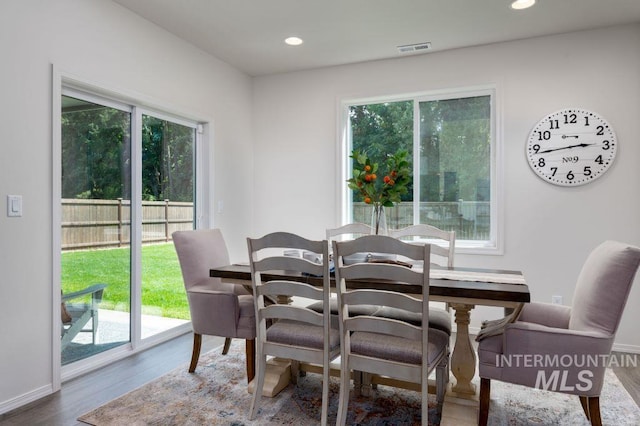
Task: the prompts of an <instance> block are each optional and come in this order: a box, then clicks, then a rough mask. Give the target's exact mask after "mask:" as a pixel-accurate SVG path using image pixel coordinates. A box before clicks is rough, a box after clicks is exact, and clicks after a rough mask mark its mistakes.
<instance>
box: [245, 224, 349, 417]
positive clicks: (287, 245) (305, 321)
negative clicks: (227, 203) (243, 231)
mask: <svg viewBox="0 0 640 426" xmlns="http://www.w3.org/2000/svg"><path fill="white" fill-rule="evenodd" d="M247 245H248V249H249V259H250V263H251V276H252V286H253V294H254V295H255V298H256V303H255V309H256V314H255V317H256V331H257V346H256V353H257V356H256V359H257V376H258V377H257V382H256V386H255V388H254V390H253V401H252V402H251V408H250V419H252V420H253V419H255V417H256V414H257V411H258V407H259V405H260V399H261V396H262V388H263V386H264V376H265V369H266V362H267V360H266V357H267V355H272V356H275V357H280V358H285V359H292V360H296V361H300V362H307V363H312V364H317V365H321V366H322V414H321V419H322V421H321V423H322V425H326V424H327V413H328V407H329V373H330V362H331V360H333V359H335V358H336V357H338V356H339V355H340V337H339V335H338V330H335V329H334V330H331V319H330V315H329V311H330V310H329V296H330V276H329V246H328V244H327V241H312V240H307V239H305V238H303V237H301V236H298V235H295V234H290V233H286V232H275V233H272V234H268V235H265V236H264V237H262V238H258V239H251V238H247ZM286 250H298V251H309V252H312V253H316V254H318V255H321V260H320V262H319V263H317V262H314V261H311V260H308V259H305V258H303V257H292V256H285V255H283V254H282V253H283V251H286ZM276 251H278V253H276ZM274 270H286V271H296V272H298V273H300V274H301V275H305V274H308V275H313V276H322V283H323V284H322V287H321V288H320V287H314V286H312V285H310V284H306V283H303V282H297V281H290V280H284V279H270V278H269V276H268V274H267V273H268V271H274ZM276 296H287V297H303V298H308V299H315V300H320V301H321V302H322V304H323V310H322V312H316V311H313V310H311V309H309V308H307V307H304V306H298V305H293V304H269V303H268V302H269V299H273V298H275V297H276ZM269 323H271V324H272V325H270V326H269ZM294 379H295V378H294Z"/></svg>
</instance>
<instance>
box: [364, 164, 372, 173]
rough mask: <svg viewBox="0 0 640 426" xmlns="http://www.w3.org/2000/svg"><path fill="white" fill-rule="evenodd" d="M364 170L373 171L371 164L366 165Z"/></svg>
mask: <svg viewBox="0 0 640 426" xmlns="http://www.w3.org/2000/svg"><path fill="white" fill-rule="evenodd" d="M364 171H365V172H370V171H371V166H370V165H368V164H367V165H366V166H364Z"/></svg>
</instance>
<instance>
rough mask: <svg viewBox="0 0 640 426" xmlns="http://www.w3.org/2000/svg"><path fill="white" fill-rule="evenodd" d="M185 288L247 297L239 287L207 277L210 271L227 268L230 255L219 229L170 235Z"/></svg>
mask: <svg viewBox="0 0 640 426" xmlns="http://www.w3.org/2000/svg"><path fill="white" fill-rule="evenodd" d="M173 243H174V244H175V246H176V251H177V252H178V259H179V260H180V267H181V269H182V277H183V279H184V286H185V288H186V290H187V292H188V291H190V290H192V289H194V288H196V287H200V286H205V287H206V288H207V289H210V290H218V291H225V292H229V293H233V294H249V292H248V291H245V290H244V289H243V288H242V286H237V285H234V284H229V283H223V282H222V281H221V280H220V278H211V277H209V269H211V268H215V267H218V266H223V265H228V264H229V252H228V251H227V245H226V244H225V241H224V237H223V236H222V232H220V230H219V229H198V230H195V231H177V232H174V233H173Z"/></svg>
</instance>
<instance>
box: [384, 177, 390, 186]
mask: <svg viewBox="0 0 640 426" xmlns="http://www.w3.org/2000/svg"><path fill="white" fill-rule="evenodd" d="M383 180H384V183H386V184H388V183H389V182H390V181H391V178H390V177H389V176H385V177H384V179H383Z"/></svg>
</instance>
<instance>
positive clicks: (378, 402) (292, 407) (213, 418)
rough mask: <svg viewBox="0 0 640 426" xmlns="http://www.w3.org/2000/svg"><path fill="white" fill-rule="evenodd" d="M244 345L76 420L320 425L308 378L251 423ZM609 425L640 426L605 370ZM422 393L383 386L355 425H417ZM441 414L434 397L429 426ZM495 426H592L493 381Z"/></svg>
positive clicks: (315, 385) (265, 403) (102, 425)
mask: <svg viewBox="0 0 640 426" xmlns="http://www.w3.org/2000/svg"><path fill="white" fill-rule="evenodd" d="M243 368H244V348H243V343H242V342H240V341H236V340H234V343H233V344H232V346H231V350H230V351H229V354H228V355H226V356H222V355H221V354H220V351H219V350H215V351H211V352H209V353H207V354H204V355H203V356H201V357H200V362H199V364H198V368H197V370H196V373H194V374H189V373H188V372H187V366H186V365H185V366H183V367H181V368H178V369H176V370H174V371H173V372H171V373H169V374H167V375H165V376H163V377H161V378H159V379H157V380H155V381H153V382H151V383H148V384H146V385H144V386H142V387H140V388H138V389H136V390H134V391H132V392H130V393H128V394H126V395H124V396H122V397H120V398H118V399H115V400H113V401H111V402H109V403H107V404H105V405H103V406H101V407H99V408H97V409H96V410H93V411H91V412H89V413H87V414H85V415H83V416H81V417H80V418H79V419H78V420H79V421H81V422H84V423H87V424H90V425H96V426H106V425H109V426H111V425H155V426H160V425H185V426H186V425H233V426H241V425H296V426H303V425H314V424H318V423H319V421H320V409H321V407H320V405H321V380H320V376H319V375H318V374H312V373H309V374H307V375H306V376H305V377H302V378H300V380H299V381H298V385H297V386H293V385H289V387H288V388H286V389H285V390H284V391H282V392H281V393H280V394H279V395H278V396H277V397H275V398H262V404H261V408H260V410H259V412H258V415H257V417H256V420H255V421H250V420H248V417H247V413H248V411H249V406H250V404H251V398H252V396H251V394H249V393H248V392H247V386H246V379H245V377H244V370H243ZM329 396H330V409H329V419H328V420H329V424H335V420H336V411H337V405H338V379H337V378H332V379H331V386H330V395H329ZM600 399H601V405H602V408H601V409H602V417H603V424H606V425H640V409H639V408H638V406H637V405H636V404H635V403H634V402H633V400H632V399H631V397H630V396H629V394H628V393H627V392H626V390H625V389H624V387H623V386H622V385H621V384H620V382H619V381H618V379H617V378H616V376H615V374H614V373H613V372H611V371H609V370H608V371H607V376H606V379H605V387H604V389H603V394H602V396H601V398H600ZM420 418H421V416H420V394H419V393H417V392H411V391H406V390H401V389H395V388H391V387H386V386H379V387H378V389H377V390H376V391H374V393H373V395H372V396H370V397H366V398H365V397H357V398H356V397H353V396H352V397H351V399H350V401H349V417H348V418H347V424H349V425H363V426H364V425H376V426H378V425H379V426H382V425H419V424H420ZM439 423H440V413H439V410H438V409H437V406H436V404H435V398H434V397H433V395H430V400H429V424H433V425H438V424H439ZM489 424H490V425H588V424H589V423H588V422H587V421H586V418H585V417H584V414H583V413H582V409H581V407H580V403H579V402H578V399H577V397H571V396H568V395H562V394H557V393H554V392H546V391H541V390H535V389H530V388H525V387H521V386H516V385H510V384H504V383H501V382H497V381H495V382H492V386H491V411H490V419H489Z"/></svg>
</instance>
